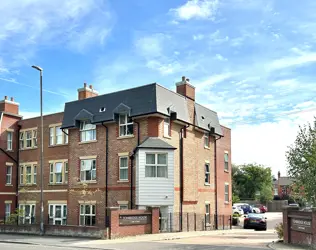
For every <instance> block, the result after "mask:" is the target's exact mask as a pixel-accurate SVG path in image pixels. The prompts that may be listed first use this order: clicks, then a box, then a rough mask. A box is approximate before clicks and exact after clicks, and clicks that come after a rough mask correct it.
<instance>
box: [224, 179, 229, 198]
mask: <svg viewBox="0 0 316 250" xmlns="http://www.w3.org/2000/svg"><path fill="white" fill-rule="evenodd" d="M228 202H229V184H227V183H225V203H228Z"/></svg>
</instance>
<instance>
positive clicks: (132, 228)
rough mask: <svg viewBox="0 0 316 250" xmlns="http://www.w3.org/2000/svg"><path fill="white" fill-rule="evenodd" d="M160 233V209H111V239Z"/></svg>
mask: <svg viewBox="0 0 316 250" xmlns="http://www.w3.org/2000/svg"><path fill="white" fill-rule="evenodd" d="M155 233H159V209H158V208H151V209H150V210H118V209H117V208H114V209H110V231H109V239H116V238H122V237H126V236H135V235H141V234H155Z"/></svg>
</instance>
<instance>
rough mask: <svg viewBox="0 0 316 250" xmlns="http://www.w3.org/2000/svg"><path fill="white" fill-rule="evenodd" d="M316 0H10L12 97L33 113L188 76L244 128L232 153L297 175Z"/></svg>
mask: <svg viewBox="0 0 316 250" xmlns="http://www.w3.org/2000/svg"><path fill="white" fill-rule="evenodd" d="M315 7H316V1H314V0H304V1H300V2H298V1H297V0H172V1H170V0H159V1H156V0H112V1H111V0H85V1H82V0H67V1H64V0H54V1H49V0H46V1H43V0H16V1H12V0H2V1H1V3H0V13H1V15H0V96H4V95H7V96H9V97H11V96H12V97H14V98H15V100H16V101H17V102H19V103H20V112H21V114H22V115H23V116H24V117H25V118H28V117H33V116H38V115H39V81H38V79H39V75H38V72H37V71H36V70H34V69H32V68H31V65H39V66H41V67H42V68H43V70H44V71H43V88H44V96H43V100H44V113H52V112H60V111H63V108H64V103H65V102H67V101H72V100H76V99H77V89H78V88H80V87H82V86H83V83H84V82H87V83H88V84H92V85H93V87H94V89H96V90H97V91H98V92H99V93H100V94H104V93H109V92H113V91H117V90H121V89H125V88H130V87H135V86H140V85H144V84H149V83H152V82H157V83H159V84H161V85H163V86H165V87H167V88H170V89H172V90H175V82H177V81H179V80H180V79H181V77H182V76H183V75H184V76H186V77H188V78H190V82H191V83H192V84H193V85H194V86H195V87H196V100H197V101H198V102H199V103H200V104H202V105H205V106H207V107H208V108H210V109H212V110H214V111H216V112H218V115H219V118H220V123H221V124H222V125H225V126H228V127H230V128H231V129H232V162H233V163H235V164H245V163H258V164H263V165H265V166H267V167H271V168H272V170H273V173H274V174H275V175H277V172H278V171H281V174H282V175H285V174H286V158H285V152H286V150H287V147H288V146H290V145H291V144H292V143H293V142H294V140H295V137H296V135H297V132H298V126H299V125H304V124H306V123H307V122H311V121H313V119H314V115H315V114H316V101H315V96H316V85H315V83H314V79H315V73H314V72H315V69H316V67H315V66H316V47H315V45H316V35H315V29H316V15H315V13H314V10H315Z"/></svg>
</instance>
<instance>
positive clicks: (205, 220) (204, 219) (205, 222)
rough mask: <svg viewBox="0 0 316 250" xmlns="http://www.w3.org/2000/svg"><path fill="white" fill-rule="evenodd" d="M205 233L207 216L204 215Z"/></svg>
mask: <svg viewBox="0 0 316 250" xmlns="http://www.w3.org/2000/svg"><path fill="white" fill-rule="evenodd" d="M204 231H206V214H205V215H204Z"/></svg>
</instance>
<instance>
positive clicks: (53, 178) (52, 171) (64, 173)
mask: <svg viewBox="0 0 316 250" xmlns="http://www.w3.org/2000/svg"><path fill="white" fill-rule="evenodd" d="M57 164H61V171H60V172H57V168H56V166H57ZM58 174H61V182H57V175H58ZM64 183H68V160H55V161H50V162H49V184H64Z"/></svg>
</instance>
